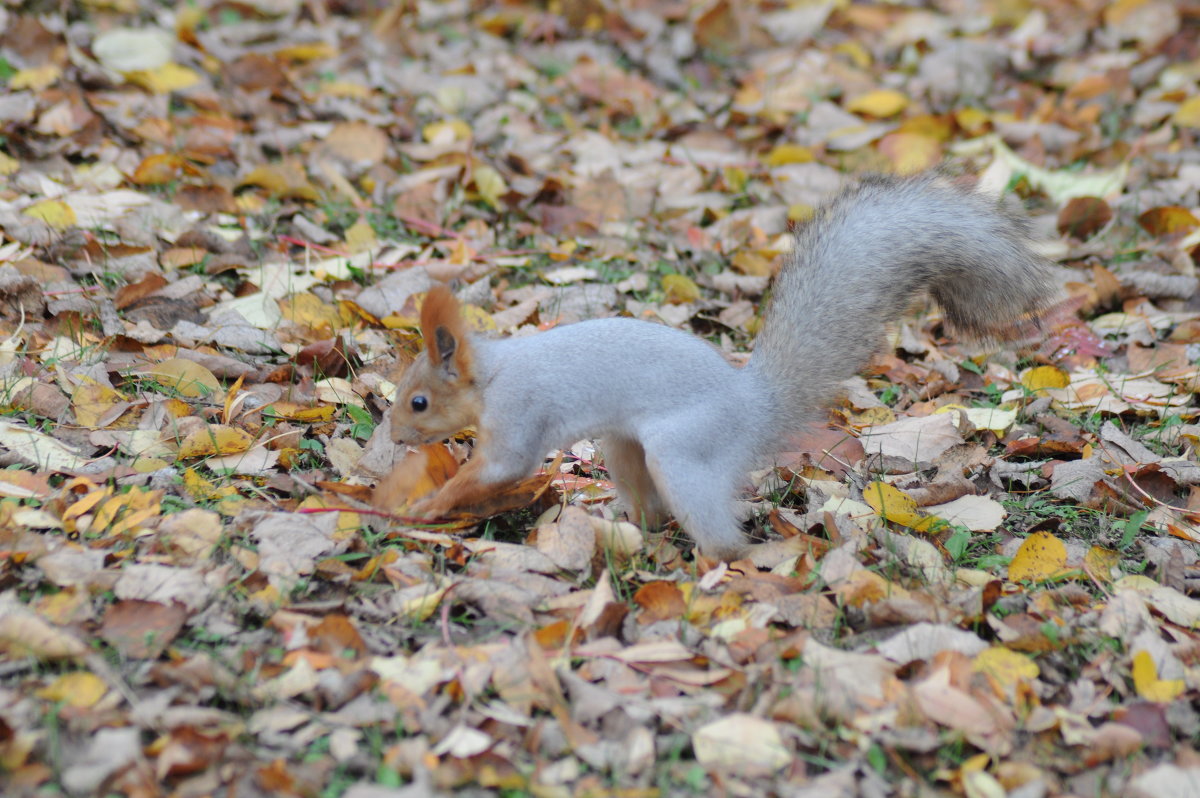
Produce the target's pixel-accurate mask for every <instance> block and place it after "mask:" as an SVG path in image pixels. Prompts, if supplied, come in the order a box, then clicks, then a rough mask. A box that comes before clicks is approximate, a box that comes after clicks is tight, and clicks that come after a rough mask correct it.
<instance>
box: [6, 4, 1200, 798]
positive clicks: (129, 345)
mask: <svg viewBox="0 0 1200 798" xmlns="http://www.w3.org/2000/svg"><path fill="white" fill-rule="evenodd" d="M64 9H66V10H64ZM1198 42H1200V6H1198V5H1197V4H1196V3H1194V2H1173V0H1118V2H1114V3H1105V2H1102V0H980V1H979V2H969V3H968V2H955V0H945V2H937V3H932V4H929V7H926V8H916V7H910V6H905V5H896V4H890V3H881V4H870V3H847V2H821V1H820V0H816V1H813V0H797V1H796V2H784V1H783V0H769V1H762V2H744V3H743V2H733V0H636V1H635V0H629V1H628V2H618V1H617V0H561V1H558V0H556V1H555V2H550V3H521V2H516V0H511V1H510V2H497V3H488V2H465V1H463V0H452V1H451V2H432V1H427V0H418V1H417V2H413V1H412V0H403V1H398V2H395V3H394V4H392V5H386V6H384V5H372V4H370V3H367V2H356V1H355V0H310V1H309V2H304V3H301V2H298V1H296V0H230V1H225V0H192V1H190V2H186V3H179V4H177V5H170V4H157V3H152V2H146V0H84V2H83V3H80V4H73V5H71V4H50V3H42V2H36V0H35V2H30V3H25V4H22V3H20V2H8V3H6V4H4V5H3V6H2V7H0V85H2V86H3V91H2V92H0V175H3V180H2V182H0V406H2V408H3V415H2V416H0V458H2V459H3V463H4V465H5V468H4V470H0V497H3V498H2V499H0V784H2V785H3V787H2V788H0V791H2V792H3V793H4V794H5V795H6V796H17V795H55V794H63V793H66V794H71V795H101V794H104V795H127V796H156V795H167V794H171V795H179V796H201V795H228V796H233V795H237V796H254V795H285V796H286V795H294V796H338V795H348V796H354V798H371V797H373V796H424V795H431V794H443V793H448V792H450V791H452V790H459V791H462V792H464V793H465V794H504V795H526V794H529V795H537V796H576V795H578V796H599V795H621V796H653V795H687V794H696V795H713V794H728V795H768V794H786V795H793V796H858V795H863V796H885V795H966V796H972V797H973V798H974V797H976V796H988V797H989V798H990V797H991V796H1003V795H1013V796H1023V798H1035V797H1036V796H1043V795H1064V794H1072V795H1081V796H1082V795H1087V796H1105V795H1133V796H1164V795H1172V796H1196V795H1200V753H1198V752H1197V750H1196V747H1195V746H1196V745H1197V741H1198V740H1200V713H1198V712H1197V699H1198V698H1200V637H1198V633H1197V628H1198V627H1200V601H1198V600H1197V599H1196V598H1193V595H1194V594H1195V593H1196V591H1197V589H1200V564H1198V562H1197V559H1198V556H1197V555H1198V549H1197V545H1196V543H1197V541H1200V528H1198V526H1197V522H1198V521H1200V490H1198V489H1197V486H1200V468H1198V467H1197V464H1196V458H1195V452H1194V447H1195V445H1196V442H1197V440H1198V439H1200V428H1198V427H1197V426H1195V425H1194V421H1195V416H1196V415H1197V405H1196V401H1195V397H1194V395H1193V390H1194V388H1195V383H1196V380H1197V366H1196V365H1195V363H1196V361H1197V355H1198V354H1200V350H1198V348H1197V345H1198V344H1200V302H1198V301H1197V300H1196V299H1195V298H1194V295H1195V293H1196V288H1197V278H1196V275H1195V256H1196V253H1197V247H1198V245H1200V221H1198V220H1197V216H1196V213H1197V211H1196V208H1197V206H1198V205H1200V151H1198V150H1197V148H1196V139H1197V136H1198V135H1200V44H1198ZM943 163H947V164H949V166H948V167H947V168H948V170H949V173H950V174H952V175H970V176H977V177H978V179H979V181H980V182H981V183H982V184H983V185H984V186H985V187H988V188H991V189H992V190H995V191H1005V192H1007V193H1008V194H1009V195H1010V196H1011V197H1012V198H1013V201H1015V202H1020V203H1023V204H1024V205H1025V207H1026V208H1027V209H1028V210H1029V213H1030V214H1031V216H1032V217H1033V219H1034V222H1035V227H1036V229H1037V231H1038V236H1039V238H1040V239H1041V241H1042V242H1043V248H1044V250H1045V252H1046V253H1047V254H1048V255H1049V256H1050V257H1051V258H1053V259H1054V260H1055V261H1056V263H1057V264H1058V266H1057V268H1058V269H1059V282H1060V284H1061V285H1062V286H1063V290H1064V293H1063V296H1064V299H1063V301H1062V302H1061V303H1060V304H1059V305H1058V306H1057V307H1056V310H1055V312H1054V313H1053V314H1052V316H1051V317H1050V318H1048V319H1047V320H1046V321H1045V323H1044V325H1043V332H1044V335H1043V337H1042V339H1041V340H1040V341H1039V343H1038V345H1037V346H1035V347H1034V348H1032V349H1029V350H1026V351H1023V352H999V353H990V354H989V353H985V352H984V351H983V350H980V349H976V348H973V347H971V346H968V345H966V344H964V343H963V342H961V341H957V340H955V339H954V337H953V336H952V335H950V334H949V333H948V331H947V330H946V329H944V328H943V327H942V325H941V324H940V320H939V319H938V317H937V315H936V314H935V313H933V312H929V311H926V312H924V313H923V314H921V315H919V316H913V317H911V318H910V320H909V321H908V322H907V323H905V324H903V325H901V326H900V327H899V328H898V329H896V330H895V333H894V336H893V339H892V344H893V346H892V347H891V348H889V349H888V351H887V354H884V355H881V356H880V357H879V358H877V360H876V361H875V363H874V365H873V367H872V369H871V370H870V371H869V372H868V373H867V374H865V375H864V376H863V377H862V378H859V379H856V380H855V381H853V383H852V384H850V385H848V386H847V389H848V390H847V398H846V399H845V400H844V401H843V402H841V403H840V404H839V405H838V406H837V407H836V408H834V410H833V412H832V414H831V416H830V420H829V421H830V423H829V425H828V427H827V428H822V429H820V430H814V431H813V432H812V435H811V436H810V438H809V439H808V440H806V441H805V442H804V443H803V444H802V445H797V446H796V447H795V449H796V450H795V451H794V452H791V453H789V455H788V456H787V457H786V458H784V461H783V462H782V463H781V464H780V466H779V467H778V468H777V469H773V470H770V471H766V472H762V473H758V474H754V475H752V477H753V488H754V491H753V494H750V493H748V495H747V499H748V500H752V510H753V517H754V527H755V528H754V534H755V535H757V538H758V539H759V540H760V541H763V542H762V543H761V545H758V546H756V547H755V548H754V553H753V555H752V556H751V557H750V558H749V559H747V560H744V561H741V562H735V563H713V562H706V561H703V560H702V559H699V558H696V557H695V556H694V555H693V554H692V552H691V547H690V544H689V542H688V541H687V539H686V537H684V536H683V535H681V534H679V533H678V531H676V530H673V529H670V528H668V529H666V530H657V529H652V530H643V529H639V528H638V527H636V526H634V525H632V524H630V523H628V522H624V521H621V520H620V519H616V518H614V517H613V514H612V511H611V510H610V509H609V507H608V504H609V499H610V498H611V495H612V491H611V485H610V484H609V483H607V482H606V481H605V477H606V473H605V469H604V465H603V456H602V453H600V452H597V451H596V450H595V448H594V447H593V446H592V444H590V443H589V442H580V444H578V445H576V446H575V447H573V448H572V449H571V450H570V451H567V452H563V453H561V455H560V456H558V457H557V458H556V459H552V460H548V461H547V465H546V469H545V470H544V472H543V473H542V474H541V475H539V476H537V477H534V478H533V479H532V480H531V481H529V482H528V483H526V484H524V485H522V486H521V487H520V489H519V490H517V491H514V492H512V493H509V494H505V495H501V496H496V497H495V500H494V503H493V504H491V505H489V506H486V507H480V508H476V509H477V510H478V512H476V513H474V514H472V515H467V516H464V517H462V518H460V519H459V521H458V523H456V524H454V525H452V526H442V527H438V528H429V527H424V528H421V527H415V526H407V525H404V524H403V523H401V522H400V521H398V520H396V519H394V518H388V517H386V516H383V515H379V514H374V515H373V514H371V512H370V505H369V504H368V503H367V502H368V500H369V497H370V486H371V485H372V484H373V483H374V482H375V481H376V480H377V479H378V478H380V477H381V476H382V475H383V474H384V473H385V472H387V471H388V469H390V467H391V465H392V463H393V461H394V460H395V459H396V458H397V457H399V456H400V454H402V453H401V452H398V451H396V450H395V448H394V447H393V445H392V444H391V443H390V442H389V441H387V439H386V435H385V434H382V431H383V429H384V426H383V425H381V423H380V422H381V418H382V417H383V413H384V411H385V410H386V408H387V407H388V403H389V401H390V399H391V396H392V393H393V392H394V385H395V383H394V380H395V377H396V374H397V370H398V369H399V368H402V367H403V365H404V364H405V363H406V362H407V361H408V360H410V359H411V357H412V356H413V354H414V353H415V352H416V351H418V348H419V336H418V335H417V333H416V330H415V326H416V325H415V317H416V314H417V309H418V307H419V302H420V300H421V297H422V296H423V294H424V292H425V291H426V290H427V289H428V288H429V286H430V285H431V284H432V281H433V280H438V281H448V280H453V281H455V283H454V284H455V285H456V286H457V287H458V289H459V290H458V294H459V296H460V298H461V299H462V300H463V301H464V302H466V303H467V304H468V308H467V310H468V313H469V316H470V320H471V323H473V324H475V325H477V326H478V327H480V328H481V329H486V330H494V331H496V332H497V333H498V334H505V335H508V334H515V335H522V334H528V333H531V332H534V331H535V330H536V329H539V328H545V327H548V326H552V325H555V324H563V323H567V322H570V321H573V320H577V319H581V318H589V317H596V316H604V315H613V314H618V313H620V314H627V315H632V316H636V317H639V318H648V319H656V320H659V321H661V322H663V323H666V324H670V325H674V326H678V327H682V328H684V329H688V330H691V331H693V332H695V333H696V334H698V335H702V336H704V337H706V338H708V339H709V340H711V341H712V342H713V343H714V344H716V345H717V346H719V347H721V348H722V349H723V350H725V351H727V352H729V353H730V356H731V357H732V358H734V359H740V358H744V353H745V352H746V351H748V349H749V348H750V347H751V346H752V341H753V333H754V330H755V328H756V326H757V324H758V322H759V319H760V311H761V308H762V300H763V299H764V292H766V291H767V290H768V287H769V284H770V279H771V276H772V275H773V274H774V273H775V272H776V271H777V269H778V268H779V265H780V263H781V262H782V259H783V258H784V257H785V253H786V252H787V250H788V247H789V244H790V237H789V234H788V229H789V224H790V223H796V222H803V221H804V220H805V219H806V218H807V217H808V216H809V215H810V214H811V213H812V210H813V208H814V206H817V205H818V204H820V202H821V201H822V200H823V199H824V198H826V197H827V196H829V195H830V194H831V193H833V192H835V191H836V190H838V188H839V187H841V186H843V185H845V184H848V183H849V182H850V181H852V180H853V175H855V174H857V173H861V172H863V171H869V170H874V171H898V172H912V171H919V170H922V169H927V168H932V167H937V166H938V165H940V164H943ZM848 323H853V320H848ZM680 390H687V386H680ZM468 450H469V437H463V438H462V439H460V440H459V441H457V442H453V443H452V444H451V445H450V446H449V447H446V446H438V447H430V448H427V449H425V450H423V451H422V452H420V453H419V454H415V455H410V456H409V458H408V460H407V461H406V462H407V463H409V465H408V466H406V468H408V469H409V470H408V472H407V477H406V479H407V481H405V482H404V485H406V486H407V487H406V490H408V491H410V493H411V495H412V497H414V498H415V497H417V496H419V495H420V494H422V493H424V492H427V491H429V490H431V489H433V488H435V487H436V486H437V485H438V484H440V483H441V482H442V481H444V480H445V479H446V478H447V476H448V475H449V474H450V473H452V472H453V471H454V470H455V469H456V468H457V467H458V463H459V462H460V461H461V460H462V459H463V458H464V457H465V456H466V454H467V452H468ZM514 508H515V509H514ZM502 510H503V512H500V511H502Z"/></svg>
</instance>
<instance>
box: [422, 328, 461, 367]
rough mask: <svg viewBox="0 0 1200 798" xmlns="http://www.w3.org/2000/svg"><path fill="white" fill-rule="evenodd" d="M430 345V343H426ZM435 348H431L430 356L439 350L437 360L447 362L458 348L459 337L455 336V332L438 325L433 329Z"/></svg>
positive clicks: (433, 344)
mask: <svg viewBox="0 0 1200 798" xmlns="http://www.w3.org/2000/svg"><path fill="white" fill-rule="evenodd" d="M426 346H430V344H426ZM432 346H433V349H431V350H430V352H429V356H430V357H431V358H432V357H433V353H434V351H436V352H437V360H436V361H435V362H439V363H441V362H447V361H450V360H452V359H453V358H454V353H455V352H456V351H457V350H458V339H456V338H455V337H454V333H452V332H450V330H449V329H447V328H446V327H444V326H442V325H438V327H437V328H436V329H434V331H433V343H432Z"/></svg>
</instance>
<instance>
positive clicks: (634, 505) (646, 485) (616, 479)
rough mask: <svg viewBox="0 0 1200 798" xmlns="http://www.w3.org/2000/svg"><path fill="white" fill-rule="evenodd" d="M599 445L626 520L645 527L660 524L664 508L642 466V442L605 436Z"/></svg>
mask: <svg viewBox="0 0 1200 798" xmlns="http://www.w3.org/2000/svg"><path fill="white" fill-rule="evenodd" d="M601 448H602V450H603V452H604V464H605V465H606V466H607V467H608V476H609V478H610V479H611V480H612V482H613V484H614V485H616V487H617V498H618V500H619V501H620V503H621V505H622V506H623V507H624V509H625V511H626V512H627V513H628V514H629V520H631V521H633V522H634V523H635V524H642V525H644V526H646V527H657V526H661V525H662V524H663V523H664V522H665V521H666V520H667V508H666V507H665V506H664V504H663V500H662V497H661V496H659V494H658V488H657V487H655V485H654V480H653V479H651V477H650V472H649V471H648V470H647V469H646V451H645V450H644V449H643V448H642V445H641V444H640V443H638V442H637V441H635V440H630V439H628V438H605V439H604V440H603V442H602V444H601Z"/></svg>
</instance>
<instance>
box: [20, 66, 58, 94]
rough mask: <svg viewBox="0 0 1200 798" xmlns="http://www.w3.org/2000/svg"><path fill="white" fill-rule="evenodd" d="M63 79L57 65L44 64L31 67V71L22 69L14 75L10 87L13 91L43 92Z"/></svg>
mask: <svg viewBox="0 0 1200 798" xmlns="http://www.w3.org/2000/svg"><path fill="white" fill-rule="evenodd" d="M60 77H62V70H61V69H59V67H58V65H56V64H43V65H42V66H40V67H31V68H30V69H22V70H20V71H18V72H17V74H15V75H13V76H12V77H11V78H10V79H9V81H8V87H9V88H10V89H12V90H13V91H18V90H20V89H33V90H34V91H41V90H42V89H45V88H48V87H50V86H53V85H54V83H55V81H57V80H58V79H59V78H60Z"/></svg>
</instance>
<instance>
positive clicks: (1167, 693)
mask: <svg viewBox="0 0 1200 798" xmlns="http://www.w3.org/2000/svg"><path fill="white" fill-rule="evenodd" d="M1133 686H1134V688H1135V689H1136V690H1137V693H1138V695H1140V696H1141V697H1142V698H1144V699H1146V700H1147V701H1154V702H1155V703H1159V704H1166V703H1168V702H1170V701H1174V700H1175V699H1176V698H1178V697H1179V696H1180V694H1181V693H1183V691H1184V689H1185V688H1186V685H1185V684H1184V681H1183V679H1160V678H1158V667H1157V666H1156V665H1155V664H1154V657H1152V656H1150V652H1149V651H1144V650H1143V651H1139V652H1138V653H1136V654H1134V655H1133Z"/></svg>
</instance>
